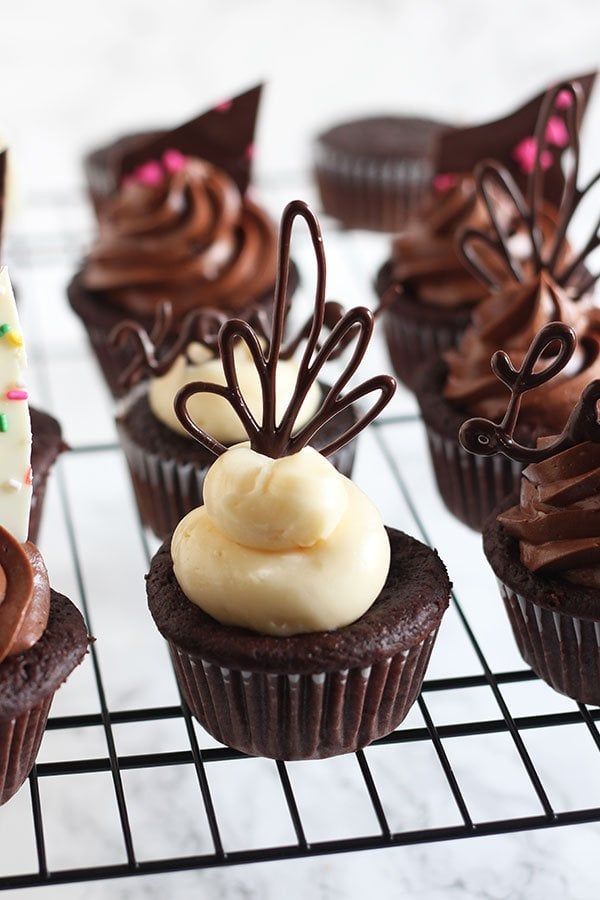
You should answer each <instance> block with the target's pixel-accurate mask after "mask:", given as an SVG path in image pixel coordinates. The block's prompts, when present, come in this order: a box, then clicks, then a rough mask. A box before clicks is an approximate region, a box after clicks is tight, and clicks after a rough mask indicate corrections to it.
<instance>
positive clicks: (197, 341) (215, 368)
mask: <svg viewBox="0 0 600 900" xmlns="http://www.w3.org/2000/svg"><path fill="white" fill-rule="evenodd" d="M342 315H343V309H342V307H341V306H340V304H339V303H335V302H333V301H328V302H326V303H325V310H324V325H325V327H326V329H327V332H330V331H331V329H332V328H333V327H335V325H336V324H337V323H338V322H339V321H340V319H341V318H342ZM284 317H287V306H286V310H285V312H284ZM226 320H227V316H225V315H224V314H223V313H220V312H219V311H218V310H214V309H196V310H193V311H192V312H191V313H188V315H187V316H186V317H185V318H184V320H183V322H182V323H181V326H180V327H179V329H178V336H177V339H176V340H175V342H174V343H170V342H169V340H168V335H169V333H170V332H171V330H172V322H173V310H172V306H171V304H170V303H168V302H163V303H161V304H160V305H159V307H158V309H157V314H156V318H155V321H154V326H153V328H152V331H151V333H149V332H148V331H147V330H146V329H145V328H144V327H143V326H142V325H140V324H139V322H135V321H133V320H129V319H128V320H125V321H124V322H122V323H120V324H119V325H118V326H117V327H116V328H115V329H114V330H113V332H112V334H111V336H110V337H111V342H112V343H113V345H114V346H119V345H121V344H123V343H125V342H131V344H132V346H133V357H132V359H131V361H130V363H129V364H128V366H127V367H126V369H125V370H124V371H123V372H122V374H121V379H120V381H121V383H122V384H123V386H124V387H127V388H130V387H133V386H135V385H136V384H137V383H138V382H139V381H142V380H145V382H146V385H147V387H146V389H147V396H148V402H149V405H150V409H151V411H152V413H153V414H154V416H155V417H156V419H157V420H158V421H159V422H161V423H162V424H163V425H165V426H167V428H169V429H171V430H172V431H173V432H175V433H176V434H179V435H182V436H184V437H190V435H189V433H188V430H187V428H185V427H184V426H183V425H182V423H181V422H180V420H179V418H178V416H177V414H176V412H175V406H174V403H175V398H176V396H177V394H178V392H179V391H180V390H181V389H182V388H184V387H185V386H186V385H188V384H190V383H191V382H198V381H204V382H210V383H211V384H215V385H221V386H223V387H225V386H226V384H227V377H226V374H225V370H224V366H223V360H222V357H221V347H220V343H219V329H220V327H221V326H222V325H223V323H224V322H225V321H226ZM249 321H250V323H251V324H252V326H253V328H254V330H255V332H256V334H257V335H258V337H259V341H260V346H261V350H262V352H263V353H264V352H265V351H266V350H267V348H268V347H269V344H270V341H271V339H272V329H271V322H270V320H269V317H268V315H267V314H266V311H264V310H261V311H255V312H254V313H252V314H251V315H250V317H249ZM309 328H310V320H309V321H308V322H306V323H305V324H304V326H303V327H302V328H300V329H299V330H298V332H297V334H296V336H295V337H294V338H293V339H292V340H289V341H288V342H287V343H286V345H285V347H281V348H280V351H279V358H278V365H277V368H276V372H275V379H276V391H275V416H276V418H277V419H279V418H281V416H282V415H283V413H284V412H285V409H286V407H287V404H288V403H289V401H290V398H291V397H292V395H293V392H294V389H295V386H296V382H297V379H298V372H299V365H298V362H297V361H296V360H295V358H294V357H295V355H296V352H297V350H298V348H299V346H300V344H301V343H302V341H303V340H304V339H305V338H306V336H307V333H308V329H309ZM343 350H344V344H343V343H342V344H340V346H338V347H336V348H335V349H333V350H332V352H331V353H330V355H329V360H333V359H335V358H337V357H338V356H339V355H340V353H342V352H343ZM232 361H233V364H234V367H235V372H236V378H237V381H238V384H239V389H240V392H241V393H242V395H243V397H244V400H245V402H246V405H247V407H248V409H249V410H250V412H251V414H252V415H253V416H254V418H255V419H256V420H257V421H258V420H259V419H260V417H261V415H262V401H263V397H262V387H261V379H260V375H259V372H258V370H257V368H256V365H255V363H254V359H253V356H252V352H251V350H250V348H249V346H248V345H247V344H246V343H245V342H244V341H238V342H237V344H236V345H235V346H234V348H233V360H232ZM132 396H134V397H137V396H138V392H137V391H136V392H135V393H134V394H133V395H132ZM321 399H322V388H321V386H320V384H318V383H314V384H312V385H311V387H310V390H309V391H308V393H307V395H306V397H305V398H304V402H303V403H302V406H301V408H300V410H299V411H298V414H297V416H296V421H295V429H296V430H298V429H300V428H301V427H302V426H304V425H305V424H306V423H307V422H308V421H309V419H310V418H312V416H313V415H314V414H315V412H316V411H317V409H318V407H319V405H320V402H321ZM125 402H126V403H127V402H128V401H127V400H126V401H125ZM187 411H188V414H189V415H190V417H191V419H192V421H193V422H194V424H195V425H196V426H198V427H199V428H201V429H202V430H203V431H206V432H208V433H209V434H211V435H212V436H213V437H215V438H216V439H217V440H218V441H219V442H221V443H222V444H226V445H231V444H236V443H239V442H240V441H244V440H245V439H246V436H247V434H246V431H245V428H244V425H243V423H242V421H241V419H240V417H239V416H238V415H237V413H236V412H235V410H234V409H233V407H232V406H231V404H230V403H229V402H228V401H227V399H226V398H225V397H223V396H220V395H219V394H215V393H206V392H203V393H198V394H195V395H194V396H192V397H191V398H190V400H189V403H188V406H187ZM190 439H191V438H190Z"/></svg>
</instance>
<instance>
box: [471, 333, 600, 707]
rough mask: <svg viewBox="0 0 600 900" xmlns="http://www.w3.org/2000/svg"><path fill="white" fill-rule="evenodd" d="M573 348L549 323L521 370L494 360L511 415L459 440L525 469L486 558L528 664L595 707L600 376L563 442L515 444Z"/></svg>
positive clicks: (491, 525) (599, 614)
mask: <svg viewBox="0 0 600 900" xmlns="http://www.w3.org/2000/svg"><path fill="white" fill-rule="evenodd" d="M557 347H558V350H557V349H556V348H557ZM575 347H576V337H575V332H574V331H573V330H572V329H569V328H567V327H566V326H565V325H563V324H560V323H551V324H550V325H547V326H546V327H545V328H544V329H542V331H541V332H540V333H539V334H538V335H537V337H536V338H535V340H534V341H533V343H532V345H531V347H530V349H529V352H528V353H527V354H526V356H525V359H524V360H523V362H522V364H521V365H520V366H519V365H518V364H517V367H513V365H512V363H511V362H510V360H509V358H508V356H507V355H506V354H504V353H499V354H497V355H496V357H495V358H494V362H493V364H494V369H495V371H496V373H497V375H498V377H499V378H501V379H502V380H503V381H504V383H505V384H506V385H507V386H508V387H509V389H510V391H511V399H510V402H509V403H508V406H507V410H506V413H505V416H504V418H503V420H502V422H501V423H500V424H499V425H496V424H494V423H493V422H491V421H490V420H488V419H482V418H478V419H471V420H469V421H467V422H466V423H465V424H464V425H463V427H462V429H461V435H460V439H461V442H462V444H463V446H464V448H465V449H466V450H467V451H468V452H470V453H475V454H484V455H485V457H488V456H489V455H493V454H497V453H501V454H504V455H505V456H506V457H507V458H509V459H511V460H513V461H515V462H517V463H519V464H526V465H527V468H525V469H524V471H523V475H522V480H521V489H520V499H519V500H518V501H517V502H516V505H512V504H514V503H515V498H514V497H513V498H512V499H511V500H509V501H505V502H504V504H503V505H502V506H501V507H500V509H499V511H496V512H494V513H493V514H492V515H491V516H490V518H489V519H488V521H487V522H486V524H485V527H484V532H483V542H484V549H485V554H486V556H487V558H488V561H489V563H490V565H491V567H492V568H493V570H494V572H495V574H496V576H497V578H498V583H499V586H500V594H501V596H502V599H503V601H504V603H505V606H506V611H507V613H508V617H509V619H510V623H511V626H512V629H513V633H514V636H515V640H516V642H517V645H518V647H519V650H520V652H521V655H522V656H523V659H524V660H525V661H526V662H527V663H528V665H530V666H531V668H532V669H533V670H534V671H535V672H536V673H537V674H538V675H539V676H540V678H542V679H543V680H544V681H546V682H547V683H548V684H549V685H551V686H552V687H553V688H555V690H557V691H560V692H561V693H563V694H566V695H567V696H569V697H572V698H573V699H574V700H578V701H580V702H581V703H593V704H595V705H598V704H600V422H599V421H598V401H599V400H600V379H596V380H594V381H592V382H590V383H589V384H588V385H587V386H586V387H585V388H584V390H583V392H582V393H581V396H580V399H579V401H578V402H577V404H576V405H575V406H574V408H573V409H572V411H571V414H570V416H569V418H568V421H567V424H566V425H565V427H564V429H563V430H562V432H561V433H560V434H559V435H558V436H553V437H545V438H543V439H538V441H537V444H536V446H535V447H531V446H525V445H522V444H520V443H519V442H518V440H517V439H516V437H515V435H516V426H517V421H518V415H519V407H520V401H521V398H522V397H523V396H524V395H525V392H531V393H533V394H534V393H536V391H537V390H539V389H540V388H541V387H542V386H544V385H545V384H547V383H548V382H549V381H550V380H552V379H554V378H556V376H557V375H558V373H559V372H560V371H561V370H563V369H564V368H565V367H566V366H567V365H568V363H569V361H570V360H571V359H572V358H573V354H574V352H575ZM548 354H550V356H548Z"/></svg>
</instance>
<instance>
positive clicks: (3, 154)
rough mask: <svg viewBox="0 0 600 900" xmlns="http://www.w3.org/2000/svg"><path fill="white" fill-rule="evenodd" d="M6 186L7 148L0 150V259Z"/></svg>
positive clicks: (2, 254) (1, 255)
mask: <svg viewBox="0 0 600 900" xmlns="http://www.w3.org/2000/svg"><path fill="white" fill-rule="evenodd" d="M7 188H8V150H7V148H6V147H4V149H3V150H0V260H1V259H2V258H3V257H4V253H3V248H4V216H5V212H6V192H7Z"/></svg>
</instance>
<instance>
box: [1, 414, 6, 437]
mask: <svg viewBox="0 0 600 900" xmlns="http://www.w3.org/2000/svg"><path fill="white" fill-rule="evenodd" d="M0 431H1V432H6V431H8V416H7V415H6V413H0Z"/></svg>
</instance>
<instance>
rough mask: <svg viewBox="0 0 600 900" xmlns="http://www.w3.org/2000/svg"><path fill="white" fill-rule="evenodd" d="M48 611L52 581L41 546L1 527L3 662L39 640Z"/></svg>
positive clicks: (0, 650)
mask: <svg viewBox="0 0 600 900" xmlns="http://www.w3.org/2000/svg"><path fill="white" fill-rule="evenodd" d="M49 613H50V583H49V581H48V573H47V572H46V566H45V565H44V561H43V559H42V557H41V554H40V552H39V550H38V549H37V547H35V546H34V544H31V543H29V542H27V543H25V544H20V543H19V542H18V541H17V540H15V538H14V537H13V536H12V535H11V534H10V533H9V532H8V531H6V529H5V528H2V527H0V663H1V662H2V661H3V660H5V659H6V658H7V657H8V656H16V655H17V654H19V653H23V652H24V651H25V650H29V648H30V647H33V645H34V644H35V643H37V641H39V639H40V638H41V636H42V635H43V633H44V631H45V629H46V625H47V624H48V615H49Z"/></svg>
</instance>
